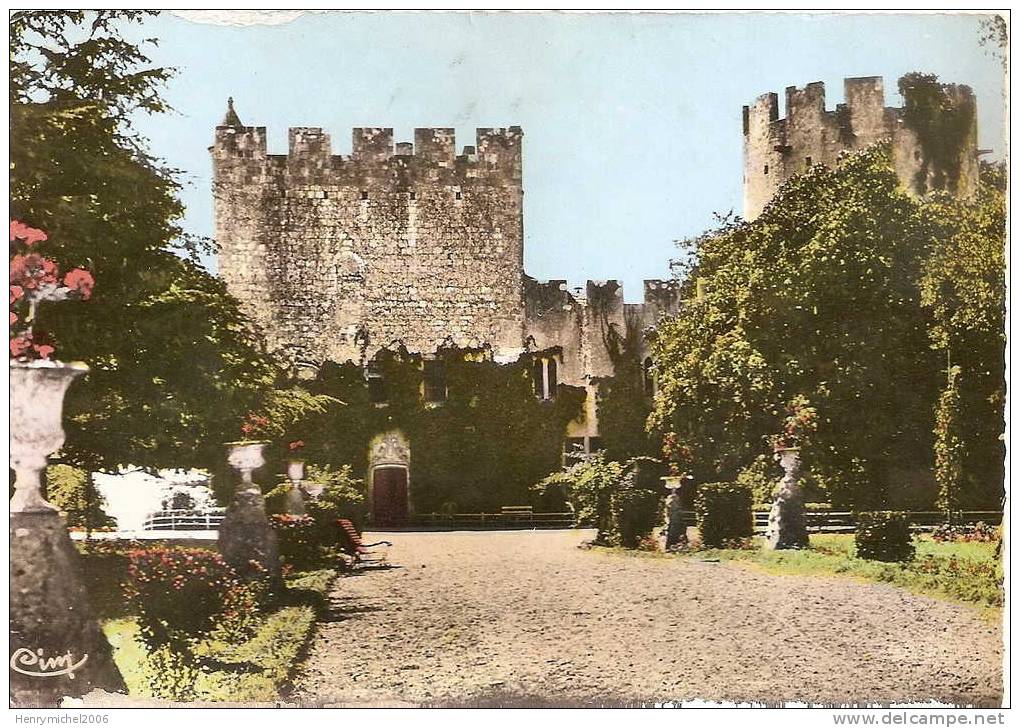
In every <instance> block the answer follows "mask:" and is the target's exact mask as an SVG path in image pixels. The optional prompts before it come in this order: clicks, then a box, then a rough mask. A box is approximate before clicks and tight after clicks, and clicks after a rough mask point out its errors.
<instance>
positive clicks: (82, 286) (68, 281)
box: [64, 268, 96, 300]
mask: <svg viewBox="0 0 1020 728" xmlns="http://www.w3.org/2000/svg"><path fill="white" fill-rule="evenodd" d="M64 285H65V286H67V287H68V288H70V289H71V290H72V291H75V292H77V293H78V295H79V296H80V297H81V298H82V300H86V299H88V298H89V297H90V296H91V295H92V288H93V286H95V285H96V279H95V278H93V277H92V274H91V273H89V272H88V271H87V270H84V269H82V268H75V269H74V270H72V271H68V273H67V275H65V276H64Z"/></svg>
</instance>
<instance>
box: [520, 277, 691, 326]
mask: <svg viewBox="0 0 1020 728" xmlns="http://www.w3.org/2000/svg"><path fill="white" fill-rule="evenodd" d="M643 289H644V291H643V293H644V296H643V299H642V302H641V303H627V304H625V303H623V300H624V295H623V293H624V291H623V286H622V285H621V284H620V282H619V281H618V280H587V281H585V282H584V285H583V286H579V287H577V288H575V289H573V290H571V288H570V287H569V286H568V285H567V281H566V280H563V279H555V278H554V279H552V280H548V281H542V280H536V279H535V278H532V277H531V276H525V277H524V297H525V305H526V307H527V310H528V312H529V315H536V316H542V315H545V314H546V313H547V312H549V311H553V310H556V311H560V310H567V309H570V308H584V307H588V306H591V305H601V306H604V307H605V306H608V307H609V308H610V309H619V308H620V306H621V305H622V306H625V307H626V308H628V310H631V311H639V312H642V313H643V314H644V313H645V312H646V313H647V314H648V315H650V316H652V317H653V318H657V317H659V316H660V315H668V314H671V313H676V311H677V310H678V308H679V305H680V281H677V280H672V279H671V280H661V279H646V280H645V281H644V285H643Z"/></svg>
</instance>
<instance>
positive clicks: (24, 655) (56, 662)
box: [11, 647, 89, 680]
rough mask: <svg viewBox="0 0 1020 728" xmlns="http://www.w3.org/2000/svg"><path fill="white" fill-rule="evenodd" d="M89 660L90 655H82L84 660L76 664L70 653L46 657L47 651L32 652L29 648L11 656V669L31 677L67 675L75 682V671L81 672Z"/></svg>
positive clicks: (21, 648)
mask: <svg viewBox="0 0 1020 728" xmlns="http://www.w3.org/2000/svg"><path fill="white" fill-rule="evenodd" d="M88 659H89V656H88V655H82V658H81V659H80V660H78V661H77V662H75V661H74V655H72V654H71V653H70V652H69V651H68V652H65V653H64V654H62V655H54V656H53V657H46V651H45V650H42V649H38V650H35V651H32V650H30V649H28V648H27V647H19V648H18V649H17V650H15V651H14V654H13V655H11V669H12V670H14V671H15V672H20V673H21V674H22V675H28V676H30V677H57V676H58V675H67V676H68V677H69V678H71V679H72V680H74V673H75V671H76V670H80V669H81V666H82V665H84V664H85V662H86V661H87V660H88Z"/></svg>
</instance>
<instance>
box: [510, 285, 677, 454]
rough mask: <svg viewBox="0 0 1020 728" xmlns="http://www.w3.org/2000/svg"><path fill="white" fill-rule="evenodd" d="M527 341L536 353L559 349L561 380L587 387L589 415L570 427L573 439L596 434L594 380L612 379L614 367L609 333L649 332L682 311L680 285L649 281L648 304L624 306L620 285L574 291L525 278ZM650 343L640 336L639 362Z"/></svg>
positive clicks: (525, 327) (646, 352)
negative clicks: (560, 354)
mask: <svg viewBox="0 0 1020 728" xmlns="http://www.w3.org/2000/svg"><path fill="white" fill-rule="evenodd" d="M524 283H525V285H524V306H525V321H524V329H525V341H526V342H527V344H528V346H529V348H532V349H533V350H538V351H541V350H544V349H548V348H552V347H554V346H559V347H560V348H561V350H562V360H561V361H560V362H559V380H560V381H561V382H563V383H565V384H570V385H573V386H583V387H586V388H587V389H588V398H587V402H586V406H585V415H584V417H583V418H581V419H579V420H578V421H576V422H573V423H571V426H570V428H569V430H568V436H570V437H583V436H589V437H595V436H597V435H598V415H597V411H596V408H595V400H596V398H595V389H596V387H597V384H596V383H595V381H594V380H597V379H598V378H600V377H609V376H612V375H613V371H614V365H613V361H612V358H611V356H610V352H609V348H608V346H607V340H608V338H609V336H610V334H609V331H610V329H615V331H616V332H617V334H619V335H620V336H621V337H622V336H625V335H626V331H627V328H628V325H630V326H636V327H637V328H638V330H639V331H640V332H641V333H642V334H645V333H647V332H648V331H649V330H650V329H653V328H654V327H655V326H656V325H657V324H658V322H659V321H660V320H661V319H662V317H664V316H668V315H671V314H675V313H676V312H677V310H678V308H679V303H680V295H679V285H678V283H677V282H676V281H660V280H646V281H645V282H644V301H643V302H642V303H634V304H630V303H624V302H623V287H622V286H621V285H620V283H619V281H615V280H609V281H588V282H587V283H586V284H585V286H584V288H583V289H579V290H577V291H571V290H570V289H569V288H568V286H567V283H566V281H563V280H552V281H536V280H535V279H533V278H530V277H525V280H524ZM648 351H649V342H648V339H647V337H646V336H644V335H642V336H641V337H640V351H639V352H637V353H638V355H639V356H640V358H642V359H643V358H644V357H645V356H647V355H648Z"/></svg>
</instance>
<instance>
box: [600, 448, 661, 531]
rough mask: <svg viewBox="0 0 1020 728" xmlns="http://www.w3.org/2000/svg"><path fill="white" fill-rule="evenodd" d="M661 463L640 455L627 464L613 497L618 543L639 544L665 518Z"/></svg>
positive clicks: (613, 516) (613, 528)
mask: <svg viewBox="0 0 1020 728" xmlns="http://www.w3.org/2000/svg"><path fill="white" fill-rule="evenodd" d="M663 470H664V469H663V466H662V463H661V462H660V461H659V460H656V459H654V458H649V457H637V458H632V459H630V460H628V461H627V462H626V463H625V464H624V475H623V477H622V478H620V481H619V483H618V484H617V487H616V489H615V490H614V491H613V492H612V495H611V497H610V509H611V511H612V533H611V535H610V540H611V541H612V542H613V543H614V545H616V546H623V547H625V548H640V547H641V544H642V542H643V541H647V540H649V539H650V538H651V534H652V531H653V530H654V529H655V527H656V526H661V525H662V522H663V515H664V512H663V508H662V506H663V497H664V496H663V488H662V484H661V482H660V481H659V476H660V475H661V474H662V472H663Z"/></svg>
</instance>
